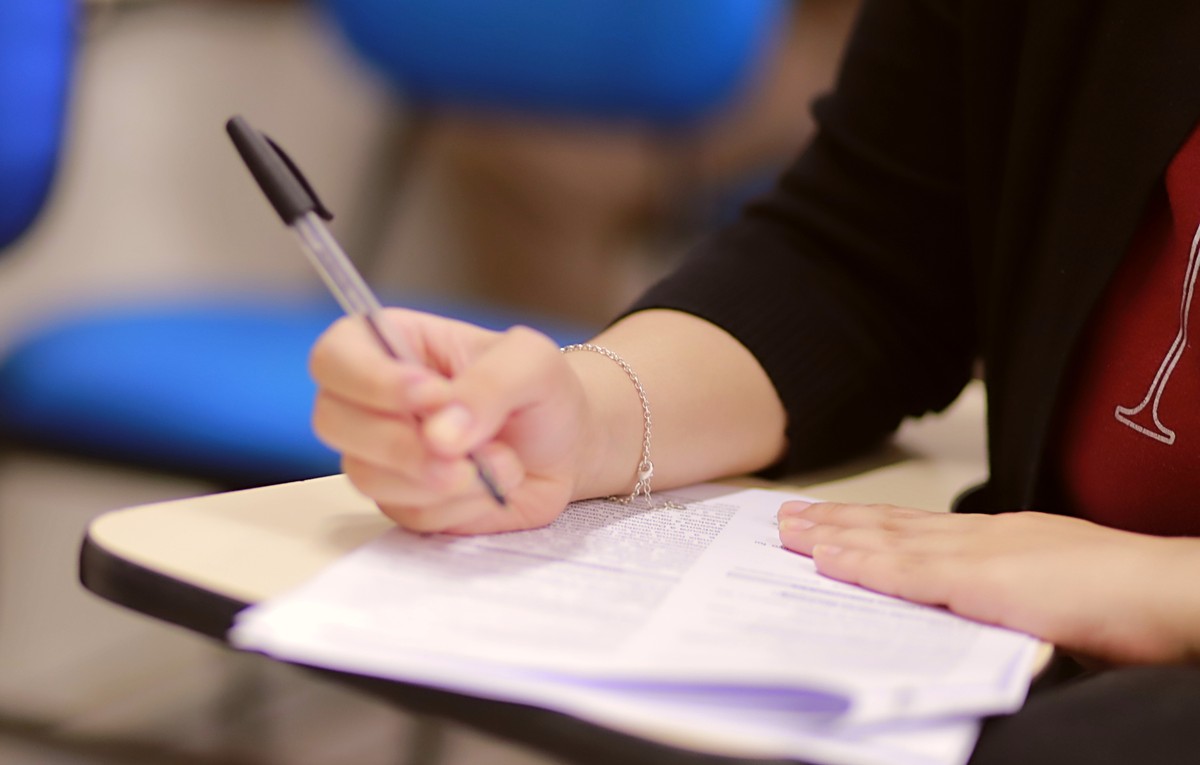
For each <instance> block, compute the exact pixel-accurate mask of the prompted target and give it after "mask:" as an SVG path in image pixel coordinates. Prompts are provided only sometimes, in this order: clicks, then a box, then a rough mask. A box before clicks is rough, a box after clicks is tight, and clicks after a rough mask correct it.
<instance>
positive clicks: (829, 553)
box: [812, 545, 842, 558]
mask: <svg viewBox="0 0 1200 765" xmlns="http://www.w3.org/2000/svg"><path fill="white" fill-rule="evenodd" d="M841 552H842V548H840V547H838V546H837V545H817V546H816V547H814V548H813V551H812V554H813V557H814V558H832V557H833V556H835V555H840V554H841Z"/></svg>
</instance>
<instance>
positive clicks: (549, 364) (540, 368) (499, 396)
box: [422, 327, 561, 457]
mask: <svg viewBox="0 0 1200 765" xmlns="http://www.w3.org/2000/svg"><path fill="white" fill-rule="evenodd" d="M560 356H561V354H560V353H559V350H558V346H557V345H556V344H555V343H554V341H552V340H551V339H550V338H548V337H546V336H545V335H543V334H541V333H540V332H536V331H534V330H532V329H529V328H528V327H513V328H512V329H509V330H508V331H506V332H505V333H504V334H502V335H501V336H500V339H499V340H498V341H496V342H495V343H492V344H491V345H489V346H488V347H487V348H486V349H485V350H484V352H483V353H482V354H480V356H479V357H478V358H477V359H476V360H475V361H474V362H472V363H471V364H470V365H469V366H467V367H465V368H463V369H462V370H461V371H460V372H459V373H458V374H457V375H456V376H455V377H454V378H453V379H452V380H451V391H452V392H451V398H452V400H451V401H450V402H449V403H447V404H446V405H445V406H443V407H441V408H440V409H438V410H437V411H435V412H432V413H431V414H430V415H429V417H427V418H426V420H425V422H424V423H423V427H422V431H423V433H424V436H425V439H426V442H427V444H428V445H429V448H430V449H432V450H433V451H434V452H435V453H437V454H439V455H440V456H443V457H458V456H461V455H463V454H466V453H467V452H470V451H471V450H473V449H475V448H476V447H478V446H480V445H481V444H483V443H486V442H487V441H489V440H491V439H492V438H494V437H495V435H496V433H498V432H499V431H500V429H501V428H503V427H504V425H505V423H507V422H508V421H509V420H510V419H511V418H512V416H513V415H514V414H515V413H517V412H519V411H520V410H521V409H523V408H525V407H527V406H529V405H531V404H533V403H536V402H539V401H542V400H544V399H545V398H546V396H547V395H548V394H549V393H550V391H551V390H552V389H553V387H554V381H555V380H556V379H557V378H556V376H555V370H556V369H557V366H556V365H558V364H560V363H561V362H560Z"/></svg>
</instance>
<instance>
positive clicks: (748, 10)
mask: <svg viewBox="0 0 1200 765" xmlns="http://www.w3.org/2000/svg"><path fill="white" fill-rule="evenodd" d="M320 2H321V4H322V5H323V7H324V8H325V9H326V10H327V11H328V13H329V15H330V17H331V18H332V19H333V20H334V22H335V23H336V24H337V25H338V26H339V27H340V28H341V29H342V31H343V32H344V34H345V36H346V37H347V39H349V40H350V42H351V43H352V44H353V46H354V48H355V49H356V50H357V51H358V52H359V53H361V54H362V56H363V57H364V58H365V59H366V60H367V61H368V62H370V63H371V64H372V65H374V66H375V68H376V69H378V70H379V71H380V72H381V73H382V74H383V75H384V76H385V77H386V78H388V79H389V80H390V81H391V82H392V83H393V84H394V85H395V86H396V87H397V88H398V89H399V90H400V91H401V92H402V93H403V94H404V96H405V97H406V99H408V100H409V101H410V102H412V103H416V104H426V105H439V104H445V105H451V106H458V107H465V108H469V109H473V110H490V111H508V112H516V113H520V114H531V113H532V114H542V115H546V116H549V117H560V118H561V117H564V116H566V117H571V118H576V119H578V118H583V119H590V120H627V121H637V122H641V123H644V124H648V125H652V126H655V127H663V126H666V127H671V126H687V125H690V124H692V123H694V122H696V121H697V120H700V119H703V118H704V117H706V116H708V115H709V114H710V113H711V112H712V111H713V110H714V109H715V108H717V107H719V106H720V105H722V104H723V103H725V102H726V101H727V100H728V99H729V98H730V97H731V96H733V94H734V93H735V92H736V91H737V89H738V86H739V85H740V84H742V82H743V81H744V79H745V78H746V76H747V75H748V74H749V72H750V71H751V69H752V68H753V66H754V64H755V62H756V60H757V59H758V57H759V56H760V54H761V53H762V52H763V51H764V50H765V49H766V48H767V47H768V45H769V44H770V42H771V36H772V33H773V31H774V30H775V28H776V27H777V26H778V23H779V21H780V20H781V18H782V15H783V13H784V11H785V9H786V6H787V3H786V2H784V0H571V2H564V1H563V0H320Z"/></svg>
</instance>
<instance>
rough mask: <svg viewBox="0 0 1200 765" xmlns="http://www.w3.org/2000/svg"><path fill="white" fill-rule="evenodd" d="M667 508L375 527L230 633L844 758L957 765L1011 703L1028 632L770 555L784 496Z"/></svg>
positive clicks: (517, 695) (326, 662)
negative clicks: (497, 529) (546, 522)
mask: <svg viewBox="0 0 1200 765" xmlns="http://www.w3.org/2000/svg"><path fill="white" fill-rule="evenodd" d="M671 498H672V499H674V500H675V501H676V502H680V503H683V504H684V505H685V507H684V508H683V509H657V510H645V509H643V508H639V507H637V506H633V507H630V506H626V505H621V504H616V503H611V502H605V501H590V502H583V503H576V504H575V505H573V506H572V507H570V508H568V510H567V511H566V512H565V513H564V514H563V516H562V517H561V518H560V519H559V520H558V521H556V522H555V523H554V524H552V525H550V526H548V527H546V528H544V529H537V530H532V531H525V532H515V533H509V534H500V535H493V536H485V537H451V536H443V535H430V536H420V535H414V534H409V533H406V532H403V531H399V530H396V531H393V532H390V533H388V534H386V535H384V536H383V537H381V538H380V539H378V540H376V541H375V542H372V543H370V544H368V545H366V546H364V547H363V548H361V549H359V550H358V551H356V552H354V553H352V554H350V555H348V556H346V557H345V558H344V559H343V560H341V561H339V562H338V563H336V564H334V565H333V566H331V567H329V568H328V569H327V570H326V571H324V572H323V573H322V574H320V575H319V576H318V577H316V578H315V579H314V580H312V581H311V582H309V583H308V584H306V585H304V586H302V587H301V588H299V589H297V590H296V591H294V592H292V593H289V594H287V595H285V596H283V597H280V598H277V599H274V600H272V601H270V602H268V603H264V604H261V605H259V606H256V607H254V608H251V609H248V610H247V611H246V612H243V614H242V615H240V616H239V618H238V623H237V626H236V627H235V629H234V631H233V633H231V640H232V641H233V642H234V643H235V644H236V645H239V646H241V647H244V648H249V649H256V650H261V651H264V652H266V653H270V654H272V655H275V656H278V657H280V658H284V659H290V660H294V661H300V662H304V663H309V664H315V665H318V666H326V667H331V668H336V669H344V670H347V671H353V672H359V673H364V674H370V675H376V676H381V677H388V678H394V679H402V680H410V681H416V682H423V683H428V684H431V685H437V686H440V687H446V688H450V689H452V690H458V691H462V692H467V693H472V694H475V695H481V696H486V697H490V698H498V699H512V700H519V701H523V702H526V703H535V704H540V705H543V706H546V707H549V708H553V709H558V710H561V711H565V712H569V713H572V714H576V715H579V716H581V717H585V718H588V719H592V720H595V721H597V722H601V723H603V724H608V725H612V726H614V727H622V728H625V729H629V728H630V727H631V726H632V727H633V728H636V729H638V731H637V732H641V733H642V734H643V735H652V733H650V732H647V731H645V730H642V729H643V728H646V721H647V720H649V721H652V722H651V724H650V727H651V728H653V729H655V730H659V731H665V730H670V731H674V733H673V734H672V735H673V736H674V737H675V739H676V740H688V741H693V742H695V741H696V740H703V741H705V742H707V743H704V744H695V743H693V745H696V746H701V748H709V749H712V748H715V747H717V744H716V743H715V741H718V740H719V741H721V742H724V744H723V745H724V746H725V747H732V748H733V749H734V750H737V751H738V752H739V753H746V752H749V753H752V754H761V755H763V756H808V757H814V756H819V757H824V758H826V759H827V761H829V762H836V763H846V765H860V763H861V764H862V765H874V763H877V762H878V763H883V762H888V763H892V762H913V763H946V764H950V763H958V762H962V761H964V760H965V759H966V757H967V755H968V754H969V752H970V746H971V744H972V742H973V740H974V736H975V731H976V730H977V724H976V722H975V719H976V718H978V717H979V716H982V715H985V714H990V713H997V712H1004V711H1010V710H1012V709H1015V708H1016V707H1017V706H1019V705H1020V703H1021V701H1022V700H1023V698H1024V694H1025V691H1026V690H1027V688H1028V682H1029V676H1030V667H1031V663H1032V660H1033V655H1034V652H1035V650H1036V647H1037V643H1036V642H1035V641H1034V640H1032V639H1031V638H1029V637H1027V636H1024V635H1019V634H1017V633H1013V632H1009V631H1006V630H1000V629H996V628H992V627H987V626H983V625H979V624H976V623H974V622H969V621H966V620H963V619H960V618H958V617H956V616H953V615H951V614H948V613H946V612H944V611H941V610H938V609H932V608H926V607H922V606H915V605H912V604H908V603H904V602H901V601H898V600H895V599H892V598H888V597H885V596H881V595H878V594H875V593H870V592H867V591H865V590H862V589H859V588H856V587H851V586H848V585H845V584H842V583H839V582H834V581H831V580H828V579H825V578H824V577H822V576H820V575H819V574H817V573H816V571H815V570H814V568H813V566H812V563H811V561H809V560H808V559H807V558H805V557H803V556H800V555H796V554H794V553H791V552H789V551H787V550H784V549H783V548H782V547H780V545H779V543H778V536H777V530H776V527H775V512H776V511H777V510H778V507H779V505H780V503H781V502H783V501H786V500H788V499H792V498H795V497H794V496H793V495H787V494H784V493H781V492H772V491H764V490H755V489H751V490H735V489H730V488H729V487H722V486H715V485H704V486H697V487H692V488H691V489H688V490H684V491H681V492H678V493H676V494H673V495H672V497H671ZM689 731H691V733H692V735H691V736H690V737H689V734H688V732H689Z"/></svg>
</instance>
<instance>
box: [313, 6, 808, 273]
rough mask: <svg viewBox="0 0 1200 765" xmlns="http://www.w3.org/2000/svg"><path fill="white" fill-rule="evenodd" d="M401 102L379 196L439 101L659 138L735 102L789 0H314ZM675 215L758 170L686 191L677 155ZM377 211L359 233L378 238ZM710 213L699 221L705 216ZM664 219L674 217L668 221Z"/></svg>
mask: <svg viewBox="0 0 1200 765" xmlns="http://www.w3.org/2000/svg"><path fill="white" fill-rule="evenodd" d="M317 2H318V5H319V6H320V7H321V8H322V9H323V10H324V11H325V13H326V14H327V16H328V18H329V19H331V21H332V22H333V24H334V26H335V27H336V28H338V29H339V30H340V31H341V32H342V35H343V37H344V38H345V40H347V41H348V43H349V47H350V49H351V50H352V52H353V53H354V54H356V55H358V56H359V57H360V58H361V59H362V60H364V61H365V62H366V63H367V64H368V65H369V66H370V67H371V68H372V69H373V70H374V71H375V72H376V73H378V74H379V75H380V76H381V77H382V79H383V80H384V81H385V82H386V83H387V84H389V85H390V86H391V87H392V88H393V89H394V90H395V92H396V94H397V95H398V97H399V98H400V100H401V102H402V103H403V106H404V110H403V115H402V120H400V121H399V122H400V123H401V124H399V125H398V126H396V127H394V129H393V130H391V131H389V133H388V135H387V136H386V137H385V139H384V140H385V145H384V146H382V147H381V148H380V152H379V153H380V155H381V156H386V157H387V161H386V162H385V163H380V165H379V166H378V168H379V177H378V178H376V179H375V180H374V181H373V182H372V184H373V185H374V186H375V187H377V188H378V193H376V194H374V195H373V197H374V198H376V199H381V200H382V199H394V198H396V197H397V196H399V195H400V194H401V193H402V190H403V188H404V186H405V184H406V182H407V180H408V172H409V169H410V168H411V167H412V165H413V164H414V160H415V158H416V157H417V156H418V155H419V154H420V151H421V149H422V147H423V146H424V145H425V143H426V142H427V141H428V140H429V138H430V135H431V132H432V130H431V128H432V125H433V121H434V120H433V117H434V116H435V115H436V114H437V113H438V112H439V111H454V112H458V113H463V114H476V115H491V116H494V115H506V114H507V115H518V116H523V117H530V116H533V117H537V118H543V119H545V120H548V121H551V122H553V121H563V122H567V123H580V122H588V123H591V124H597V125H630V124H636V125H639V126H641V127H643V128H645V129H646V130H648V131H649V132H651V133H653V134H658V135H661V136H663V137H664V139H666V140H664V141H663V146H664V150H672V147H676V146H680V145H686V142H681V141H678V140H673V139H677V138H680V137H684V136H686V135H687V134H688V132H689V131H690V130H693V129H696V128H698V127H700V126H701V125H702V124H703V123H704V122H705V120H707V119H708V118H710V117H713V116H714V115H716V114H717V113H718V112H719V111H720V110H721V108H722V107H724V106H727V105H729V104H731V103H732V102H733V100H734V99H735V98H736V97H737V95H738V94H739V93H740V92H742V88H743V86H745V85H747V84H748V83H749V81H750V79H751V77H752V75H753V73H754V71H755V68H756V66H757V65H758V64H759V63H760V62H761V61H763V60H765V58H766V54H767V52H768V51H769V50H770V49H771V47H772V46H773V45H774V44H775V43H776V42H777V41H778V40H777V37H778V35H779V33H780V27H781V26H782V25H783V24H784V22H785V21H786V18H787V15H788V13H789V12H791V11H792V10H793V9H794V6H795V5H796V4H797V2H796V0H572V1H571V2H562V1H561V0H317ZM677 159H678V160H679V161H678V162H676V163H674V164H675V165H677V167H676V170H677V174H678V175H680V176H681V177H679V178H675V179H673V180H674V183H673V186H674V188H676V189H678V190H679V192H680V196H681V199H679V200H678V208H679V209H678V210H676V211H675V212H674V216H673V217H675V218H679V219H686V218H694V217H695V215H694V210H693V208H697V207H699V208H703V209H706V210H707V211H708V212H709V213H716V214H718V215H719V214H721V213H723V212H725V211H724V210H721V209H719V208H720V206H721V205H726V206H736V205H737V204H738V202H739V201H741V200H743V199H744V198H745V197H746V196H747V195H748V194H747V193H748V192H751V191H752V190H757V189H758V188H759V187H760V186H761V184H762V181H763V179H762V178H761V177H758V176H757V175H753V177H748V178H745V179H743V180H742V181H738V182H736V183H735V184H734V185H736V186H737V188H728V189H720V190H717V191H716V199H713V200H709V199H693V198H689V197H688V195H689V194H695V193H696V189H695V188H693V186H694V184H692V183H691V179H690V178H688V177H686V176H687V164H688V158H687V157H686V156H681V157H678V158H677ZM382 219H383V216H382V215H376V216H375V221H374V222H375V225H374V226H373V225H372V222H371V221H368V222H367V223H366V224H365V225H364V226H363V231H361V232H360V241H361V242H362V243H363V244H364V250H366V252H367V253H368V257H371V255H372V254H378V252H379V249H380V247H379V243H380V242H381V241H382V240H383V238H384V235H383V228H384V226H383V224H382ZM705 223H707V221H705ZM665 227H666V228H669V227H670V225H668V226H665Z"/></svg>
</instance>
